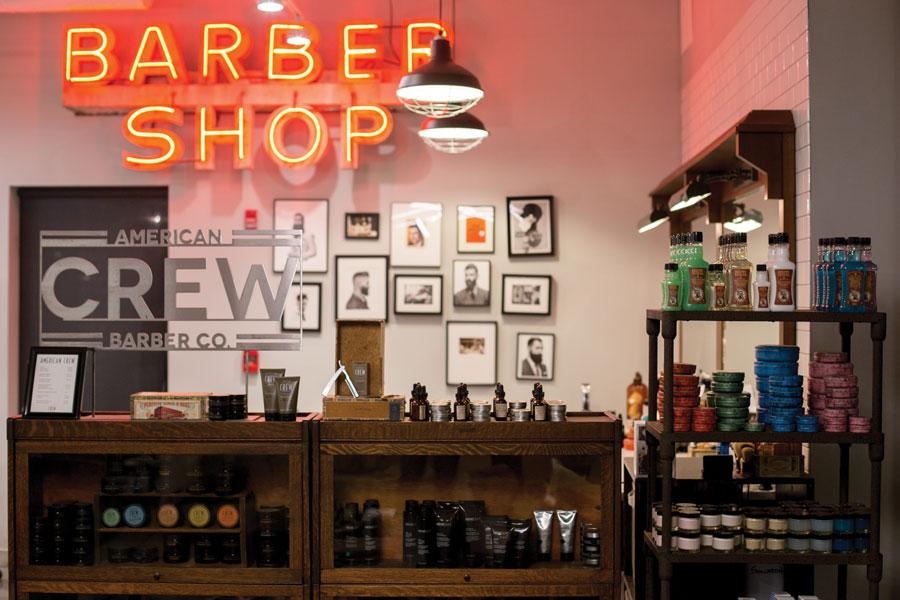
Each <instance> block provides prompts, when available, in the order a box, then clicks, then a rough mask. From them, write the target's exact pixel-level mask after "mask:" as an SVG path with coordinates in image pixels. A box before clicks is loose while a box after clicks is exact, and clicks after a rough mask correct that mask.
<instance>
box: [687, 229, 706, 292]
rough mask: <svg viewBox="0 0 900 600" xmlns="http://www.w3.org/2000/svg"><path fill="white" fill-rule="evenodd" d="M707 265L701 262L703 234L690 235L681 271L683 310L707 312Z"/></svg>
mask: <svg viewBox="0 0 900 600" xmlns="http://www.w3.org/2000/svg"><path fill="white" fill-rule="evenodd" d="M708 269H709V263H708V262H706V261H705V260H703V232H702V231H692V232H691V233H690V238H689V244H688V250H687V253H686V255H685V261H684V266H683V269H682V271H683V272H684V279H683V280H682V282H681V284H682V286H683V288H684V292H683V294H684V302H683V304H684V310H708V309H709V298H708V296H707V294H706V276H707V270H708Z"/></svg>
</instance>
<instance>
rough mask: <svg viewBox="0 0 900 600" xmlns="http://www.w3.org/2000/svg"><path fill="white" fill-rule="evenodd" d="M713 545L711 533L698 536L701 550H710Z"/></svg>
mask: <svg viewBox="0 0 900 600" xmlns="http://www.w3.org/2000/svg"><path fill="white" fill-rule="evenodd" d="M712 545H713V534H712V533H705V532H704V533H701V534H700V547H701V548H712Z"/></svg>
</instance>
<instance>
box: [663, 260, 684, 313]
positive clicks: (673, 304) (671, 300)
mask: <svg viewBox="0 0 900 600" xmlns="http://www.w3.org/2000/svg"><path fill="white" fill-rule="evenodd" d="M665 274H666V275H665V279H663V282H662V294H663V301H662V309H663V310H681V274H680V273H679V272H678V263H674V262H670V263H666V267H665Z"/></svg>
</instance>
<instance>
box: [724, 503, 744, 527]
mask: <svg viewBox="0 0 900 600" xmlns="http://www.w3.org/2000/svg"><path fill="white" fill-rule="evenodd" d="M743 518H744V517H743V514H742V513H741V509H740V508H738V507H737V506H735V505H731V506H727V507H725V510H723V511H722V527H725V528H726V529H731V530H733V531H739V530H740V529H741V525H742V524H743Z"/></svg>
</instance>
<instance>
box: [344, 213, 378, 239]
mask: <svg viewBox="0 0 900 600" xmlns="http://www.w3.org/2000/svg"><path fill="white" fill-rule="evenodd" d="M380 228H381V215H379V214H378V213H347V214H345V215H344V239H348V240H377V239H378V238H379V236H380V235H381V229H380Z"/></svg>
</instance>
